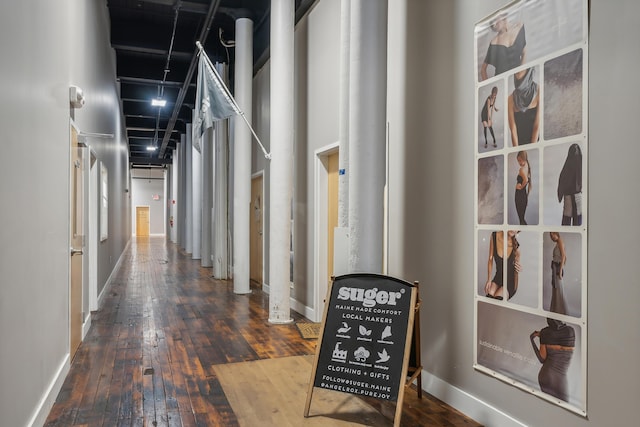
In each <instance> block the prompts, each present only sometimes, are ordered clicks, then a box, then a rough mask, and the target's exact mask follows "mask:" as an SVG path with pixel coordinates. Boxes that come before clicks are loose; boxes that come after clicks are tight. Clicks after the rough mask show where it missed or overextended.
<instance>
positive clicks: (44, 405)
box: [27, 353, 71, 427]
mask: <svg viewBox="0 0 640 427" xmlns="http://www.w3.org/2000/svg"><path fill="white" fill-rule="evenodd" d="M70 367H71V363H70V360H69V353H67V354H66V355H65V357H64V359H63V360H62V363H61V364H60V366H59V367H58V371H57V372H56V374H55V375H54V377H53V379H52V380H51V383H50V384H49V387H47V390H46V392H45V393H44V395H43V396H42V399H40V402H38V406H37V407H36V410H35V412H34V414H33V416H32V417H31V419H30V420H29V422H28V423H27V426H29V427H39V426H43V425H44V423H45V421H47V417H48V416H49V412H51V408H52V407H53V404H54V403H55V401H56V397H58V393H60V390H61V389H62V384H64V380H65V379H66V378H67V374H68V373H69V368H70Z"/></svg>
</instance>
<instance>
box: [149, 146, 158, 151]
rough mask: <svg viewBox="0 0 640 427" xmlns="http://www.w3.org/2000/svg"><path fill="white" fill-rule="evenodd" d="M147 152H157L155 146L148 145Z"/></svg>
mask: <svg viewBox="0 0 640 427" xmlns="http://www.w3.org/2000/svg"><path fill="white" fill-rule="evenodd" d="M147 151H156V146H155V145H147Z"/></svg>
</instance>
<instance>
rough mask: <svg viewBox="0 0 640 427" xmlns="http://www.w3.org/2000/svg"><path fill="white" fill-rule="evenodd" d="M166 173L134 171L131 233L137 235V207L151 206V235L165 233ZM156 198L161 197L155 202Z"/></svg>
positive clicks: (159, 171) (132, 177) (132, 173)
mask: <svg viewBox="0 0 640 427" xmlns="http://www.w3.org/2000/svg"><path fill="white" fill-rule="evenodd" d="M152 172H154V173H152ZM164 182H165V178H164V171H163V170H158V171H148V170H138V171H136V170H133V171H132V172H131V231H132V233H133V235H135V234H136V207H137V206H149V234H151V235H154V234H155V235H164V233H165V213H166V202H167V200H166V194H165V191H164V190H165V184H164ZM154 196H160V198H159V199H158V200H154V199H153V197H154Z"/></svg>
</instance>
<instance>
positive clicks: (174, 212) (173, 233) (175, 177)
mask: <svg viewBox="0 0 640 427" xmlns="http://www.w3.org/2000/svg"><path fill="white" fill-rule="evenodd" d="M179 145H180V144H179V143H178V144H176V149H175V150H173V159H172V167H171V168H172V171H171V200H169V204H170V206H171V209H169V212H170V214H169V215H171V216H173V227H171V228H170V231H169V235H170V237H171V241H172V242H173V243H177V242H178V197H179V194H178V188H179V187H178V183H179V182H180V166H179V165H180V148H179ZM174 202H175V203H174Z"/></svg>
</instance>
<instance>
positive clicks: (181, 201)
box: [178, 134, 187, 249]
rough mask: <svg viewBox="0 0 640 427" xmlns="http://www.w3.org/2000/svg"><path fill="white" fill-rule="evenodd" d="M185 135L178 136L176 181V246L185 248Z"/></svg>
mask: <svg viewBox="0 0 640 427" xmlns="http://www.w3.org/2000/svg"><path fill="white" fill-rule="evenodd" d="M186 181H187V135H185V134H181V135H180V179H179V181H178V189H179V193H178V245H179V246H180V247H181V248H182V249H185V248H186V239H187V226H186V224H185V223H186V220H187V183H186Z"/></svg>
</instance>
